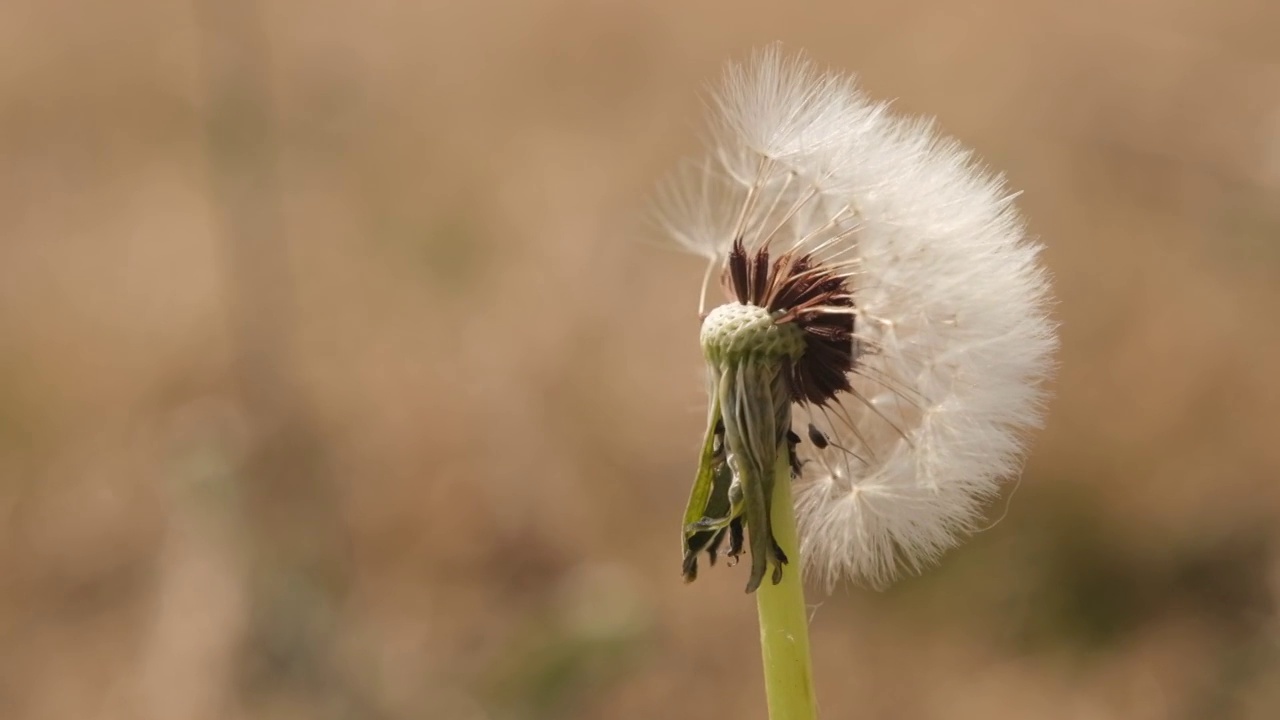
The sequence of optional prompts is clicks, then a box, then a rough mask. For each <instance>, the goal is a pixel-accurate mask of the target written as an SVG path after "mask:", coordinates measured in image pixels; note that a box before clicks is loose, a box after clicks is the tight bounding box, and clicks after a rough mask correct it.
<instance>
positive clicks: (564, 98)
mask: <svg viewBox="0 0 1280 720" xmlns="http://www.w3.org/2000/svg"><path fill="white" fill-rule="evenodd" d="M254 10H255V12H256V13H257V19H258V22H260V30H261V37H260V40H261V42H262V45H261V48H263V49H264V50H263V52H264V57H265V59H264V60H263V61H262V62H260V63H256V64H251V65H250V66H249V69H250V76H251V77H252V78H253V79H254V81H255V82H258V83H260V84H261V87H262V89H263V92H264V93H265V97H266V98H267V102H268V103H269V108H268V110H269V112H268V113H266V114H265V116H259V115H257V113H258V111H259V110H260V109H261V108H257V107H251V108H249V109H250V110H252V113H251V114H253V116H254V117H266V118H268V121H267V122H268V124H267V125H266V126H264V127H265V128H266V129H267V130H269V131H270V132H269V138H270V144H269V148H268V149H269V151H270V153H271V154H272V155H273V156H274V163H276V165H277V167H275V170H274V171H275V172H276V173H277V177H276V179H277V192H278V194H279V197H278V198H277V200H278V204H279V207H278V212H279V229H278V231H275V232H273V233H272V234H270V236H269V237H270V240H271V241H272V242H275V243H278V245H277V246H275V247H276V249H277V250H279V255H278V257H279V258H283V267H284V268H285V269H286V270H287V275H288V276H289V279H288V282H287V283H286V282H284V281H283V279H282V278H283V275H284V274H286V273H277V274H274V275H273V274H272V273H271V272H267V273H265V274H264V276H263V277H264V278H265V282H264V283H263V286H262V287H264V288H266V290H267V292H266V296H271V295H272V293H273V292H279V293H280V295H279V299H280V300H281V302H283V303H286V304H287V305H288V306H289V310H288V313H286V314H284V315H282V316H277V315H274V314H273V313H277V312H279V309H278V308H272V307H267V303H266V301H263V300H259V299H255V298H254V297H246V296H245V291H244V288H243V286H241V285H238V284H237V283H236V282H235V280H234V278H233V277H231V276H230V275H229V273H230V271H229V269H228V266H227V262H226V256H225V255H224V252H225V247H226V245H225V244H226V242H227V240H228V233H229V232H231V231H232V230H233V228H229V227H228V226H227V223H226V222H224V220H222V219H221V218H222V215H223V213H224V211H225V207H224V205H223V203H224V202H225V198H223V197H221V196H220V195H219V193H218V192H215V189H216V184H215V182H214V180H212V179H211V178H216V177H217V172H221V170H219V168H222V169H224V170H225V168H227V167H229V165H228V163H230V162H231V161H233V160H234V161H236V162H237V163H250V165H251V164H252V163H254V162H259V161H261V157H260V156H259V155H257V154H255V153H256V151H253V152H250V156H249V157H248V158H244V157H240V156H239V155H236V153H243V152H245V148H246V147H248V148H252V147H254V145H253V144H252V143H249V144H248V145H235V146H227V147H221V148H219V146H218V145H217V143H213V146H212V148H211V146H210V144H209V143H207V142H206V139H207V137H206V135H205V129H206V128H207V127H208V121H209V118H210V113H216V112H219V109H218V108H217V107H214V103H215V100H216V94H214V93H211V91H210V83H211V82H212V81H213V79H212V78H211V77H210V76H209V75H208V74H207V73H206V72H205V69H204V68H202V65H201V60H200V58H201V57H203V55H202V53H204V52H207V48H205V47H204V46H203V45H202V44H201V43H202V42H204V41H203V40H202V39H201V38H202V37H204V36H203V33H207V32H208V31H209V30H210V28H209V27H207V26H204V25H201V20H200V19H199V16H198V15H196V14H194V13H193V12H192V10H191V8H190V7H187V6H184V5H181V4H178V5H173V4H166V3H159V2H153V1H151V0H133V1H132V2H128V3H124V4H120V3H116V4H113V5H111V6H110V7H107V6H102V7H99V6H97V5H94V4H91V3H84V2H68V3H60V4H47V3H46V4H35V3H25V4H23V3H18V4H12V3H11V4H7V5H4V6H3V7H2V8H0V68H3V70H0V159H2V160H3V162H0V521H2V524H0V578H3V583H2V585H3V590H0V716H3V717H5V718H9V717H14V718H42V719H43V718H55V719H56V718H61V717H75V718H80V717H122V718H123V717H128V718H134V717H146V716H154V717H184V718H206V717H207V718H223V717H246V718H249V717H252V718H294V717H297V718H300V717H308V718H310V717H363V718H376V717H386V718H399V717H406V718H407V717H442V718H444V717H448V718H477V719H479V718H537V717H582V718H589V717H608V718H617V719H618V720H626V718H633V717H636V718H638V717H704V716H708V715H712V714H716V715H724V716H735V715H742V716H759V715H760V713H761V712H762V705H761V703H762V699H763V695H762V689H761V687H760V680H759V667H758V665H759V658H758V656H757V654H756V639H755V626H754V620H753V614H754V610H753V609H752V608H751V607H750V605H751V603H750V602H748V601H745V600H744V599H743V597H742V596H741V593H740V589H741V578H740V577H739V575H738V574H737V573H736V572H735V570H733V569H728V570H726V569H721V568H717V572H715V573H709V574H707V575H706V577H704V578H702V579H700V580H699V582H698V583H696V584H695V585H693V586H688V587H686V586H683V585H681V584H680V583H679V575H678V571H677V569H676V568H677V564H678V562H677V561H678V557H677V552H676V541H675V523H676V522H677V518H678V517H679V512H680V508H681V507H682V504H683V498H684V497H685V493H686V492H687V484H688V482H689V480H690V473H691V469H692V461H693V457H694V453H695V452H696V447H695V446H696V443H697V438H698V437H699V427H698V426H699V425H700V423H701V422H702V396H701V393H702V388H701V385H700V383H701V376H700V374H699V373H700V367H701V366H700V364H699V359H698V350H697V346H696V340H695V337H696V328H697V321H696V318H695V317H694V309H693V303H694V302H695V301H694V300H693V298H694V295H695V294H696V287H697V283H698V281H699V279H700V272H701V267H700V265H699V263H698V262H697V261H695V260H693V259H690V258H686V257H684V256H682V255H679V254H678V253H674V252H669V251H668V250H666V249H663V248H661V247H657V246H655V245H654V244H652V243H648V242H647V241H648V240H650V239H652V238H653V236H654V234H653V233H652V232H649V231H648V229H647V227H646V224H645V220H644V218H643V212H644V209H645V203H646V198H647V195H648V193H649V191H650V189H651V187H652V184H653V181H654V180H655V179H656V178H657V177H658V175H660V174H661V173H662V172H664V171H665V170H666V169H667V168H669V167H671V166H672V165H673V164H674V163H675V161H676V158H677V156H678V155H679V154H680V153H681V152H684V151H686V150H688V149H690V148H692V147H693V146H694V143H695V141H696V137H695V134H694V126H695V123H696V121H697V118H698V117H699V116H700V114H701V112H702V109H703V108H702V106H701V104H700V101H699V99H698V95H697V93H698V92H699V91H700V90H701V89H702V87H703V86H704V83H705V82H706V81H708V80H710V79H712V78H713V77H714V76H715V73H717V72H718V70H719V65H720V63H721V62H722V61H723V60H724V59H725V58H727V57H729V56H731V55H735V54H741V53H742V52H744V51H746V50H747V49H748V48H750V47H752V46H756V45H759V44H762V43H765V42H769V41H772V40H775V39H783V40H785V41H787V42H788V43H789V44H790V45H792V46H797V47H807V48H808V49H809V50H810V51H811V52H812V53H813V55H814V56H815V57H816V59H817V60H818V61H819V62H820V63H823V64H831V65H837V66H840V67H843V68H848V69H852V70H856V71H859V72H861V74H862V79H863V82H864V84H865V85H866V87H867V88H868V90H870V91H871V92H873V93H875V94H877V95H880V96H887V97H895V98H897V100H896V106H897V107H898V108H899V109H901V110H905V111H911V112H929V113H935V114H937V115H938V116H939V118H940V122H941V124H942V126H943V127H944V128H946V129H947V130H949V131H951V132H954V133H956V134H958V135H960V136H961V137H962V138H963V139H964V140H965V141H967V142H968V143H970V144H972V145H974V146H975V147H976V148H978V150H979V151H980V153H981V154H982V155H983V156H984V157H986V158H987V159H988V160H989V161H990V162H991V163H992V164H993V166H995V167H997V168H1000V169H1002V170H1005V171H1007V173H1008V175H1009V178H1010V181H1011V183H1012V185H1013V186H1014V187H1017V188H1020V189H1023V190H1025V193H1024V195H1023V196H1022V198H1021V201H1020V202H1021V205H1022V207H1023V208H1024V210H1025V211H1026V213H1027V215H1028V217H1029V219H1030V222H1031V228H1032V231H1033V232H1034V233H1036V234H1037V235H1039V236H1041V237H1042V238H1043V239H1044V241H1045V243H1046V245H1047V250H1046V261H1047V263H1048V264H1049V266H1050V268H1051V269H1052V271H1053V273H1054V275H1055V278H1056V288H1057V293H1058V296H1059V299H1060V306H1059V308H1058V317H1059V319H1060V320H1061V322H1062V334H1063V339H1064V346H1063V353H1062V356H1061V363H1062V365H1061V370H1060V372H1059V374H1058V378H1057V380H1056V391H1057V397H1056V399H1055V401H1054V403H1053V405H1052V408H1051V413H1050V416H1049V424H1048V427H1047V428H1046V430H1045V431H1044V432H1043V433H1042V434H1040V435H1039V436H1038V437H1037V438H1036V439H1035V444H1034V448H1035V450H1034V453H1033V455H1032V457H1031V459H1030V462H1029V465H1028V473H1027V476H1026V478H1025V479H1024V480H1023V482H1022V483H1021V485H1020V486H1019V488H1018V490H1017V492H1016V494H1015V495H1014V496H1013V498H1012V500H1011V503H1010V504H1009V506H1008V509H1007V512H1006V508H1005V506H1004V505H1003V504H1002V505H1000V506H998V507H996V508H993V510H992V519H993V521H994V520H996V519H997V518H1000V520H999V522H998V523H995V526H994V527H993V528H992V529H991V530H988V531H986V532H983V533H981V534H979V535H978V536H977V537H976V538H974V540H973V541H972V542H971V543H969V544H968V545H967V546H966V547H964V548H963V549H961V550H959V551H957V552H955V553H952V554H951V555H949V556H948V557H947V558H946V560H945V561H944V564H943V565H942V566H941V567H939V568H937V569H936V570H935V571H932V572H930V573H928V574H926V575H925V576H923V577H920V578H914V579H909V580H907V581H904V582H903V583H902V584H901V585H899V586H898V587H895V588H894V589H892V590H891V591H889V592H887V593H884V594H872V593H868V592H864V591H860V590H856V589H848V588H841V589H839V590H837V592H836V593H835V594H834V595H833V596H832V597H830V598H827V599H822V600H820V599H819V596H818V595H816V594H815V595H814V596H813V597H814V602H815V605H816V607H815V611H814V633H813V637H814V641H813V642H814V646H815V653H816V655H817V657H816V664H817V667H816V672H817V683H818V691H819V698H820V701H821V703H822V707H823V711H824V713H825V714H826V715H828V716H830V717H846V716H858V717H911V718H928V717H947V718H965V717H975V718H976V717H981V718H983V719H984V720H989V719H990V718H1000V717H1038V718H1054V717H1063V718H1078V717H1089V718H1111V717H1114V718H1125V720H1129V719H1130V718H1138V719H1141V718H1169V717H1186V718H1193V717H1204V718H1259V719H1262V718H1267V719H1269V718H1271V717H1273V716H1274V715H1275V713H1276V709H1277V708H1280V697H1277V695H1276V689H1275V688H1276V683H1275V682H1274V678H1275V677H1276V676H1277V673H1278V672H1280V665H1278V663H1277V657H1276V650H1275V648H1276V643H1277V639H1278V638H1277V635H1276V624H1275V619H1276V594H1277V592H1278V591H1280V574H1278V568H1280V565H1278V564H1277V555H1276V541H1277V536H1276V532H1275V527H1276V526H1277V525H1276V518H1277V515H1278V514H1280V485H1277V483H1276V482H1275V481H1276V478H1277V475H1278V474H1280V473H1278V471H1280V445H1278V444H1277V443H1276V442H1275V434H1276V431H1277V429H1278V428H1280V376H1277V374H1276V373H1275V368H1276V367H1277V364H1278V363H1280V329H1277V325H1276V323H1275V322H1274V318H1273V316H1274V314H1275V309H1276V308H1277V307H1280V288H1278V287H1277V285H1276V283H1275V277H1276V274H1277V271H1280V255H1277V247H1280V246H1278V245H1277V243H1276V240H1277V239H1280V232H1278V230H1280V218H1277V216H1276V214H1275V211H1274V208H1275V207H1276V206H1277V205H1276V198H1277V197H1280V179H1278V178H1280V174H1277V167H1280V161H1277V159H1276V158H1277V150H1276V148H1278V147H1280V91H1278V90H1277V88H1280V83H1277V82H1276V80H1277V79H1280V74H1278V71H1277V67H1280V55H1277V53H1276V50H1275V47H1274V42H1273V40H1274V38H1272V37H1271V36H1272V35H1273V34H1274V33H1273V32H1272V31H1271V29H1272V28H1274V27H1276V24H1277V23H1278V22H1280V15H1278V14H1277V11H1276V10H1275V9H1274V8H1272V7H1271V6H1270V5H1269V4H1266V3H1259V2H1250V1H1249V0H1233V1H1232V2H1226V3H1218V4H1207V3H1172V4H1170V3H1151V2H1144V1H1143V0H1127V1H1126V2H1122V3H1093V4H1085V5H1075V6H1072V7H1070V8H1065V7H1062V6H1060V5H1057V4H1054V3H1014V2H1008V1H1007V0H983V1H982V2H978V3H976V4H974V3H970V4H967V5H965V6H963V7H961V6H959V5H953V4H948V3H942V2H912V3H887V2H866V3H859V4H854V5H850V4H847V3H828V2H819V3H814V4H811V5H808V6H788V5H783V4H777V3H775V4H762V5H752V4H746V5H744V4H742V3H736V4H733V5H726V4H723V3H712V2H706V3H693V4H690V3H656V4H655V3H650V4H644V5H641V4H617V3H614V4H608V3H590V2H552V3H550V4H537V3H507V4H504V5H502V6H500V7H487V6H478V5H477V6H474V7H473V6H468V5H466V4H463V3H436V4H425V5H422V4H419V5H414V4H394V3H374V4H371V5H370V4H364V5H347V6H338V5H334V4H321V5H316V4H314V3H311V4H305V5H304V4H301V3H298V2H286V1H284V0H281V1H280V2H268V3H261V4H258V5H256V6H254ZM232 56H233V57H241V56H238V55H234V53H233V55H232ZM224 110H225V108H224ZM224 119H225V118H224ZM232 119H234V118H232ZM233 129H234V128H233ZM250 139H252V138H250ZM219 152H221V153H224V154H226V156H223V155H219V154H218V153H219ZM231 167H244V165H242V164H241V165H234V166H231ZM250 249H252V246H250ZM273 278H278V279H280V282H278V283H277V282H274V281H273ZM260 279H262V278H260ZM236 308H239V309H238V310H236ZM236 313H243V315H237V314H236ZM268 317H284V318H285V320H283V321H282V327H281V333H282V335H283V334H287V335H288V338H287V343H285V346H287V348H288V351H287V353H286V352H284V351H280V352H277V351H271V350H268V351H267V352H265V353H263V354H264V355H265V356H266V359H267V360H268V361H269V362H270V363H272V364H273V365H272V367H273V368H274V369H273V371H272V372H273V373H274V376H275V377H277V378H279V379H280V380H279V382H276V381H271V382H269V383H267V385H268V387H267V391H268V392H266V393H263V394H255V393H253V392H246V391H245V387H246V385H248V386H252V383H245V382H244V381H243V378H242V376H241V373H242V372H243V366H242V365H240V364H238V363H240V362H241V361H242V359H243V356H242V353H243V352H244V348H243V347H242V345H241V343H242V342H243V338H242V337H241V336H240V335H239V334H238V331H237V330H236V328H237V325H236V322H237V320H236V318H241V319H242V320H244V319H246V318H247V321H254V320H261V319H263V318H268ZM266 338H267V342H265V343H264V344H263V345H262V347H266V348H271V347H274V345H273V343H274V342H275V340H274V338H275V336H274V335H272V334H271V333H268V334H267V335H266ZM284 386H287V387H288V388H289V389H288V391H287V392H286V393H283V394H282V395H279V396H277V395H276V394H275V393H277V392H279V391H281V388H282V387H284ZM282 398H283V399H282ZM264 407H267V408H275V409H269V410H264V409H263V408H264ZM224 491H225V492H224ZM602 568H603V569H604V571H602V570H601V569H602ZM602 572H603V574H601V573H602ZM584 578H585V580H584ZM592 578H594V580H593V579H592ZM602 578H603V579H602ZM610 613H613V614H610Z"/></svg>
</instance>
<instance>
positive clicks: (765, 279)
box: [722, 238, 857, 405]
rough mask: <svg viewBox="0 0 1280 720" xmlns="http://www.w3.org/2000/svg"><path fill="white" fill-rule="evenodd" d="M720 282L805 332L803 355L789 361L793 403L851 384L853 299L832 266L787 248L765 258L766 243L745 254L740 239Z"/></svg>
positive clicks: (823, 399) (818, 400) (823, 398)
mask: <svg viewBox="0 0 1280 720" xmlns="http://www.w3.org/2000/svg"><path fill="white" fill-rule="evenodd" d="M722 284H723V286H724V289H725V292H727V293H728V294H729V296H730V297H731V298H733V299H735V300H737V301H738V302H740V303H744V304H751V305H757V306H760V307H763V308H766V309H768V310H769V312H770V313H772V314H773V315H774V322H777V323H795V324H796V326H797V327H799V328H800V329H801V330H803V331H804V341H805V348H804V354H803V355H802V356H801V357H800V359H799V360H797V361H796V362H795V363H794V364H793V365H792V366H791V393H792V400H793V401H794V402H806V403H812V404H814V405H825V404H826V403H827V402H828V401H830V400H832V399H833V398H835V396H836V394H837V393H840V392H846V391H848V390H850V389H851V386H850V384H849V372H850V371H852V370H853V366H854V363H855V362H857V353H856V352H855V348H854V338H853V324H854V315H853V298H852V296H850V294H849V290H848V288H847V287H846V286H845V281H844V278H843V277H841V276H840V275H839V274H838V273H837V272H836V271H835V270H833V269H831V268H829V267H826V266H824V265H822V264H819V263H815V262H814V260H813V258H812V257H811V256H810V255H800V256H796V254H795V253H792V252H785V253H783V254H781V255H779V256H778V258H777V259H776V260H774V261H773V262H772V263H770V260H769V248H768V247H762V248H760V249H759V250H756V251H755V253H754V254H749V253H748V252H747V250H746V248H745V247H743V244H742V239H741V238H739V239H738V240H736V241H734V243H733V248H732V250H730V252H729V258H728V262H727V263H726V265H725V270H724V275H723V277H722Z"/></svg>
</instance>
